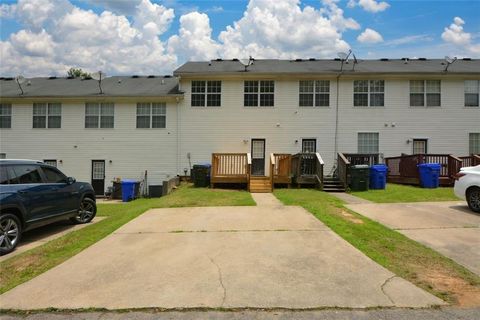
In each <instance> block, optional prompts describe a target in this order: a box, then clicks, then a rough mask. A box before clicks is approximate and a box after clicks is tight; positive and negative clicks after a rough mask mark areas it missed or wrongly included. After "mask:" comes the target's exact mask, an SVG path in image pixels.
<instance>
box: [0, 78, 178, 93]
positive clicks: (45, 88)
mask: <svg viewBox="0 0 480 320" xmlns="http://www.w3.org/2000/svg"><path fill="white" fill-rule="evenodd" d="M28 82H30V84H28ZM22 88H23V91H24V94H23V95H21V96H20V89H19V88H18V84H17V82H16V81H15V80H14V79H12V78H3V79H2V78H0V97H2V98H12V97H15V98H18V97H25V98H28V97H164V96H171V95H173V96H174V95H177V94H181V92H179V91H178V79H177V78H175V77H171V76H170V77H169V76H167V77H164V76H155V77H152V76H149V77H145V76H144V77H136V76H135V77H117V76H116V77H109V78H106V79H104V80H102V89H103V92H104V94H102V95H100V94H99V92H100V91H99V88H98V81H96V80H93V79H89V80H82V79H79V78H75V79H69V78H54V79H51V78H30V79H27V82H25V83H24V84H22Z"/></svg>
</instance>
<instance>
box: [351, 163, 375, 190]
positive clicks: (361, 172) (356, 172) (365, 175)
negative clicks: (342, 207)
mask: <svg viewBox="0 0 480 320" xmlns="http://www.w3.org/2000/svg"><path fill="white" fill-rule="evenodd" d="M369 183H370V167H369V166H368V165H366V164H365V165H356V166H351V167H350V190H352V191H366V190H368V185H369Z"/></svg>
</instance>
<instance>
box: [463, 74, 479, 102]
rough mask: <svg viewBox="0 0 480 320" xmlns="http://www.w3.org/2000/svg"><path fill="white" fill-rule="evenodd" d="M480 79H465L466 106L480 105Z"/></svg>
mask: <svg viewBox="0 0 480 320" xmlns="http://www.w3.org/2000/svg"><path fill="white" fill-rule="evenodd" d="M479 94H480V80H466V81H465V107H478V106H479Z"/></svg>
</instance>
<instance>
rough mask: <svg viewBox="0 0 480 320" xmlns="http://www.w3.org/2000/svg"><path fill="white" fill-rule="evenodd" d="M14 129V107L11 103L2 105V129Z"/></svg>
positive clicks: (0, 121)
mask: <svg viewBox="0 0 480 320" xmlns="http://www.w3.org/2000/svg"><path fill="white" fill-rule="evenodd" d="M11 127H12V105H11V104H9V103H1V104H0V129H10V128H11Z"/></svg>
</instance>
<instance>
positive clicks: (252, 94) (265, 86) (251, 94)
mask: <svg viewBox="0 0 480 320" xmlns="http://www.w3.org/2000/svg"><path fill="white" fill-rule="evenodd" d="M243 88H244V89H243V91H244V95H243V105H244V106H245V107H258V106H260V107H273V106H274V105H275V82H274V81H273V80H261V81H255V80H248V81H244V84H243Z"/></svg>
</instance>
